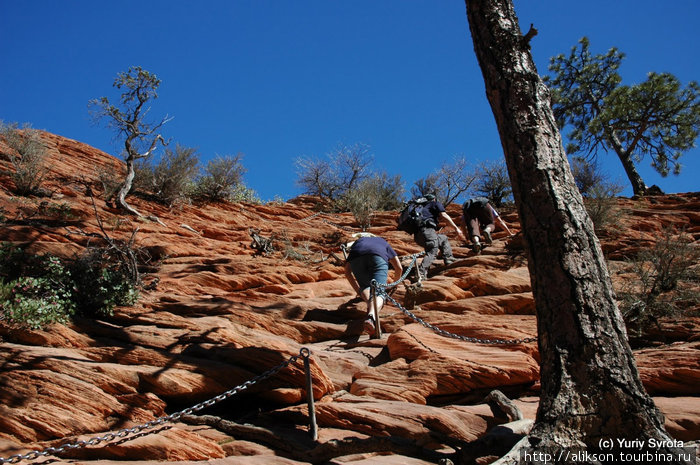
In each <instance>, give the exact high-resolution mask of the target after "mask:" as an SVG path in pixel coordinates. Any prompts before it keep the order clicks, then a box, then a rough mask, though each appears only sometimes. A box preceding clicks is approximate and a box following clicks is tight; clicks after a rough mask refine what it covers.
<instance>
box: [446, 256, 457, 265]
mask: <svg viewBox="0 0 700 465" xmlns="http://www.w3.org/2000/svg"><path fill="white" fill-rule="evenodd" d="M454 262H455V258H454V257H450V258H446V259H445V266H449V265H452V264H453V263H454Z"/></svg>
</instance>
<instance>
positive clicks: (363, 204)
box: [337, 173, 403, 230]
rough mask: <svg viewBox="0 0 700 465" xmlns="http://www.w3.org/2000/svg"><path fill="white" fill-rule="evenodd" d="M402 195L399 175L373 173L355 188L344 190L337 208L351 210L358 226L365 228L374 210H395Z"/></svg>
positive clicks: (369, 222)
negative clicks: (390, 175)
mask: <svg viewBox="0 0 700 465" xmlns="http://www.w3.org/2000/svg"><path fill="white" fill-rule="evenodd" d="M402 196H403V182H402V180H401V176H399V175H397V176H393V177H389V176H388V175H387V174H386V173H381V174H375V175H373V176H371V177H370V178H367V179H365V180H364V181H362V182H361V183H360V184H359V186H358V187H357V188H356V189H352V190H350V191H348V192H346V193H345V194H344V195H343V196H342V197H341V198H340V199H339V201H338V202H337V209H338V210H341V211H349V212H351V213H352V214H353V216H354V217H355V220H356V221H357V222H358V224H359V225H360V227H361V228H362V229H363V230H367V229H369V227H370V226H371V221H372V216H373V215H374V213H375V212H376V211H386V210H396V209H397V208H399V206H400V205H401V198H402Z"/></svg>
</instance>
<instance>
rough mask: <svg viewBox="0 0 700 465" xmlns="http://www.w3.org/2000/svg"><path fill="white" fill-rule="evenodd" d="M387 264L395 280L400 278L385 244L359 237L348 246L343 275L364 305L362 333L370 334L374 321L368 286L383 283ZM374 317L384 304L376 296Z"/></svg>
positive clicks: (394, 258) (394, 257)
mask: <svg viewBox="0 0 700 465" xmlns="http://www.w3.org/2000/svg"><path fill="white" fill-rule="evenodd" d="M389 264H391V266H392V268H393V269H394V272H395V274H396V276H395V277H396V279H398V278H400V277H401V273H403V267H402V266H401V261H400V260H399V257H398V255H397V254H396V252H395V251H394V249H393V248H392V247H391V245H389V243H388V242H387V241H386V240H385V239H383V238H381V237H377V236H372V237H360V238H359V239H357V240H356V241H355V242H354V243H353V244H352V245H351V246H350V250H349V253H348V257H347V260H346V262H345V276H346V277H347V279H348V281H349V282H350V285H351V286H352V288H353V289H354V290H355V292H356V293H357V295H358V296H359V297H360V298H362V300H363V301H364V302H365V303H366V304H367V317H366V318H365V321H364V324H363V325H364V326H363V327H364V330H365V331H366V332H367V333H369V334H373V333H374V331H375V321H374V318H373V316H372V315H374V314H375V312H374V310H375V309H374V302H373V300H374V299H370V287H371V285H372V281H373V280H376V281H377V283H379V284H386V283H387V279H388V278H389ZM376 301H377V309H376V310H377V314H379V310H381V308H382V306H383V305H384V299H383V298H382V297H380V296H377V298H376Z"/></svg>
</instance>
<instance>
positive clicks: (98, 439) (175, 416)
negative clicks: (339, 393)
mask: <svg viewBox="0 0 700 465" xmlns="http://www.w3.org/2000/svg"><path fill="white" fill-rule="evenodd" d="M309 353H310V352H309V350H308V349H307V348H305V347H303V348H302V349H301V351H300V352H299V355H292V356H291V357H290V358H289V359H288V360H286V361H284V362H282V363H280V364H279V365H277V366H275V367H272V368H270V369H269V370H267V371H265V372H264V373H262V374H260V375H258V376H256V377H254V378H253V379H251V380H248V381H246V382H244V383H243V384H240V385H238V386H236V387H234V388H232V389H230V390H228V391H226V392H224V393H223V394H219V395H218V396H216V397H213V398H211V399H208V400H205V401H203V402H200V403H199V404H197V405H194V406H192V407H188V408H186V409H184V410H181V411H179V412H175V413H171V414H170V415H166V416H162V417H159V418H156V419H155V420H151V421H149V422H148V423H144V424H142V425H138V426H134V427H132V428H124V429H121V430H119V431H115V432H111V433H107V434H105V435H104V436H95V437H93V438H91V439H88V440H86V441H76V442H72V443H69V444H64V445H62V446H60V447H47V448H46V449H44V450H41V451H38V450H35V451H31V452H28V453H26V454H17V455H12V456H10V457H7V458H2V457H0V464H3V463H17V462H19V461H21V460H35V459H37V458H39V457H41V456H48V455H56V454H60V453H61V452H64V451H66V450H69V449H79V448H82V447H87V446H94V445H96V444H100V443H102V442H108V441H113V440H114V439H117V438H123V437H125V436H128V435H129V434H136V433H140V432H142V431H146V430H150V429H153V428H155V427H156V426H160V425H163V424H166V423H170V422H175V421H178V420H179V419H180V418H182V417H183V416H184V415H191V414H192V413H194V412H198V411H200V410H202V409H204V408H207V407H211V406H212V405H214V404H217V403H219V402H221V401H223V400H226V399H228V398H229V397H231V396H233V395H235V394H238V393H240V392H242V391H244V390H246V389H248V388H249V387H250V386H252V385H254V384H256V383H259V382H260V381H262V380H264V379H266V378H269V377H270V376H272V375H274V374H276V373H277V372H279V371H280V370H282V369H284V368H286V367H288V366H289V365H291V364H292V363H295V362H296V361H297V360H298V359H299V357H300V356H301V357H308V356H309Z"/></svg>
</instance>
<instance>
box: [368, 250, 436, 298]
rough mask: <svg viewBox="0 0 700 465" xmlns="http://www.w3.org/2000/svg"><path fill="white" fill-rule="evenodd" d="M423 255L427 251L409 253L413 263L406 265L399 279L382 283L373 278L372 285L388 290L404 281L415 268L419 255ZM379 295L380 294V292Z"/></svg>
mask: <svg viewBox="0 0 700 465" xmlns="http://www.w3.org/2000/svg"><path fill="white" fill-rule="evenodd" d="M421 255H425V252H419V253H414V254H412V255H409V257H411V264H410V265H408V267H406V271H404V273H403V275H401V277H400V278H399V279H397V280H396V281H394V282H393V283H388V284H381V283H378V282H377V281H374V280H373V281H372V285H373V286H376V287H377V288H378V289H382V290H386V289H390V288H392V287H396V286H398V285H399V284H401V283H402V282H404V280H405V279H406V278H407V277H408V275H409V273H411V270H412V269H413V267H414V266H415V264H416V260H418V257H420V256H421ZM380 292H381V291H380ZM378 295H380V294H378Z"/></svg>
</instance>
